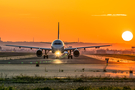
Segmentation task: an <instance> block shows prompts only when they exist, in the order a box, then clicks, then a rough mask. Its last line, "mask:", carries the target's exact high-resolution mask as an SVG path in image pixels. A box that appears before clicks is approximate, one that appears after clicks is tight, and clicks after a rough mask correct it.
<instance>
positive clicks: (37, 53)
mask: <svg viewBox="0 0 135 90" xmlns="http://www.w3.org/2000/svg"><path fill="white" fill-rule="evenodd" d="M42 54H43V53H42V50H40V49H39V50H37V52H36V55H37V57H41V56H42Z"/></svg>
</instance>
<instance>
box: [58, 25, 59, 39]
mask: <svg viewBox="0 0 135 90" xmlns="http://www.w3.org/2000/svg"><path fill="white" fill-rule="evenodd" d="M58 39H59V22H58Z"/></svg>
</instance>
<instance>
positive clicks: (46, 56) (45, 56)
mask: <svg viewBox="0 0 135 90" xmlns="http://www.w3.org/2000/svg"><path fill="white" fill-rule="evenodd" d="M43 58H44V59H45V58H47V59H48V55H47V53H46V50H45V55H44V56H43Z"/></svg>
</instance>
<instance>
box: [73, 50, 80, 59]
mask: <svg viewBox="0 0 135 90" xmlns="http://www.w3.org/2000/svg"><path fill="white" fill-rule="evenodd" d="M73 55H74V56H75V57H79V55H80V52H79V50H77V49H75V50H74V52H73Z"/></svg>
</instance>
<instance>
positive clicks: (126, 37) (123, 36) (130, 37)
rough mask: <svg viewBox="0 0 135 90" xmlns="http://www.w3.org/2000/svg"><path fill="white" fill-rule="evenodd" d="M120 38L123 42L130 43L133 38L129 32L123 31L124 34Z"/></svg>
mask: <svg viewBox="0 0 135 90" xmlns="http://www.w3.org/2000/svg"><path fill="white" fill-rule="evenodd" d="M122 38H123V40H125V41H130V40H132V38H133V34H132V33H131V32H130V31H125V32H123V34H122Z"/></svg>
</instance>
